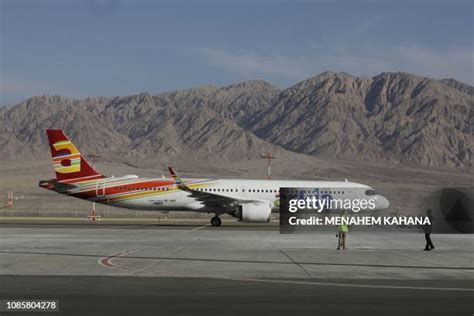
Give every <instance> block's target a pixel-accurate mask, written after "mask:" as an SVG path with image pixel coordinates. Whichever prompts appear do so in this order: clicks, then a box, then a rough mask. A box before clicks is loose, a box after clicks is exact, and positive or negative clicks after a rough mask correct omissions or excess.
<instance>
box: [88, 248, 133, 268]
mask: <svg viewBox="0 0 474 316" xmlns="http://www.w3.org/2000/svg"><path fill="white" fill-rule="evenodd" d="M133 250H134V249H130V250H126V251H121V252H117V253H115V254H113V255H110V256H107V257H102V258H100V259H99V260H97V262H98V263H99V264H101V265H103V266H105V267H109V268H118V269H124V270H131V269H130V268H127V267H122V266H119V265H117V264H113V263H112V260H113V259H115V258H118V257H121V256H123V255H126V254H127V253H130V252H132V251H133Z"/></svg>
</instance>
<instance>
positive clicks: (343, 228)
mask: <svg viewBox="0 0 474 316" xmlns="http://www.w3.org/2000/svg"><path fill="white" fill-rule="evenodd" d="M342 218H346V216H345V215H342ZM348 233H349V226H348V225H347V224H345V223H344V222H342V223H341V225H339V227H338V231H337V241H338V243H337V250H340V249H341V248H342V249H343V250H347V248H346V235H347V234H348Z"/></svg>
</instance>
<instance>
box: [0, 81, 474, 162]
mask: <svg viewBox="0 0 474 316" xmlns="http://www.w3.org/2000/svg"><path fill="white" fill-rule="evenodd" d="M473 97H474V87H472V86H470V85H467V84H464V83H461V82H458V81H456V80H453V79H445V80H435V79H430V78H424V77H419V76H414V75H411V74H407V73H382V74H380V75H378V76H375V77H373V78H367V77H354V76H351V75H349V74H346V73H334V72H325V73H322V74H320V75H318V76H315V77H312V78H309V79H307V80H304V81H301V82H299V83H297V84H296V85H294V86H292V87H289V88H287V89H279V88H276V87H274V86H272V85H270V84H268V83H266V82H264V81H246V82H242V83H238V84H234V85H231V86H226V87H215V86H204V87H198V88H194V89H188V90H182V91H175V92H166V93H161V94H158V95H154V96H153V95H150V94H148V93H142V94H138V95H132V96H127V97H88V98H85V99H82V100H71V99H67V98H64V97H60V96H36V97H32V98H29V99H28V100H26V101H24V102H21V103H19V104H17V105H15V106H13V107H10V108H2V109H0V159H1V160H11V159H24V160H27V159H32V158H38V157H41V158H43V157H47V155H48V150H47V146H46V139H45V132H44V130H45V129H47V128H62V129H64V130H65V131H66V132H67V133H68V134H69V136H70V137H71V138H72V139H73V140H74V141H75V142H76V143H77V144H78V145H79V147H80V149H81V151H83V152H85V153H99V154H107V155H108V156H109V157H111V156H112V157H115V158H116V159H125V160H127V159H128V160H133V159H136V158H139V159H147V158H150V157H153V158H158V159H159V158H161V157H163V158H166V159H173V157H181V158H182V157H190V158H191V157H192V158H193V159H206V160H209V161H212V160H213V159H219V160H221V161H236V160H245V159H252V158H256V157H258V156H259V155H260V154H261V153H262V152H265V151H266V150H271V151H273V152H280V153H283V152H284V153H286V154H289V155H291V152H296V153H302V154H307V155H312V156H322V157H331V158H343V159H354V160H362V161H386V162H387V163H403V164H410V165H423V166H446V167H468V168H469V167H472V166H473V150H474V102H473Z"/></svg>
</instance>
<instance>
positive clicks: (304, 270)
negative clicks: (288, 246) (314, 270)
mask: <svg viewBox="0 0 474 316" xmlns="http://www.w3.org/2000/svg"><path fill="white" fill-rule="evenodd" d="M278 250H280V252H281V253H282V254H283V255H284V256H285V257H287V258H288V259H289V260H290V261H291V262H293V263H294V264H296V266H297V267H298V268H300V269H301V270H303V272H304V273H305V274H306V275H307V276H308V277H310V278H311V277H312V275H311V273H309V272H308V270H306V269H305V267H303V266H302V265H301V263H299V262H296V261H295V260H294V259H293V258H292V257H290V256H289V255H288V254H287V253H286V252H284V251H283V250H282V249H281V248H278Z"/></svg>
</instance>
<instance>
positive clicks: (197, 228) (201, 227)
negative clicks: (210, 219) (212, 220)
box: [191, 224, 210, 231]
mask: <svg viewBox="0 0 474 316" xmlns="http://www.w3.org/2000/svg"><path fill="white" fill-rule="evenodd" d="M209 225H210V224H207V225H204V226H199V227H195V228H193V229H191V230H192V231H195V230H200V229H203V228H204V227H208V226H209Z"/></svg>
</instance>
